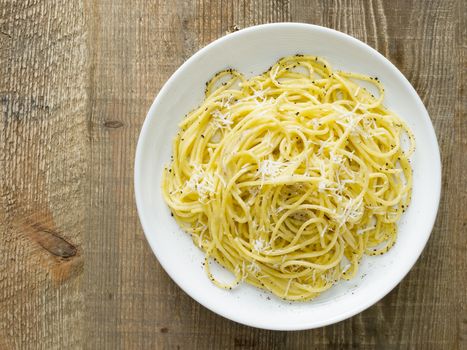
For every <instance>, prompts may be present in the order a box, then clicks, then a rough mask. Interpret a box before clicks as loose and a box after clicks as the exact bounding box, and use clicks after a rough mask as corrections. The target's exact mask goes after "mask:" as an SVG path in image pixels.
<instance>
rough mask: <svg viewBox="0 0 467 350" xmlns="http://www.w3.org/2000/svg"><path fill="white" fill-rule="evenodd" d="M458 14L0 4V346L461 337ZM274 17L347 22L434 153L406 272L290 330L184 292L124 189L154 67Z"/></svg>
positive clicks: (464, 344)
mask: <svg viewBox="0 0 467 350" xmlns="http://www.w3.org/2000/svg"><path fill="white" fill-rule="evenodd" d="M466 18H467V12H466V6H465V4H464V2H463V1H462V0H448V1H422V0H417V1H402V0H397V1H383V0H374V1H364V0H358V1H351V0H339V1H337V0H336V1H326V0H321V1H306V0H297V1H292V0H290V1H280V0H258V1H250V0H242V1H240V0H239V1H237V0H228V1H221V0H217V1H203V0H196V1H188V0H175V1H169V0H151V1H147V0H135V1H124V0H75V1H66V0H27V1H21V0H0V105H1V108H2V110H1V112H2V115H1V118H2V120H1V124H0V125H1V126H0V128H1V129H0V169H1V173H0V174H1V176H0V194H1V197H0V205H1V207H0V235H1V236H0V238H1V240H2V243H1V244H0V349H60V348H67V349H68V348H69V349H81V348H86V349H143V348H147V349H337V348H339V349H346V348H348V349H351V348H362V349H373V348H375V349H465V348H467V292H466V290H467V256H466V249H467V210H466V209H465V206H466V205H467V181H466V180H467V175H466V172H467V159H466V157H465V154H463V153H465V151H466V150H467V117H466V114H465V112H466V103H467V98H466V93H465V88H466V86H465V80H466V68H467V61H466V48H467V43H466V39H465V38H466V37H467V29H466V27H467V26H466V23H465V22H466ZM281 21H297V22H306V23H314V24H319V25H323V26H327V27H330V28H334V29H337V30H340V31H343V32H346V33H348V34H351V35H353V36H355V37H357V38H359V39H360V40H362V41H364V42H366V43H368V44H369V45H371V46H373V47H374V48H376V49H377V50H378V51H380V52H381V53H382V54H384V55H385V56H386V57H388V58H389V59H390V60H391V61H392V62H394V63H395V64H396V66H397V67H398V68H399V69H400V70H401V71H402V73H404V74H405V75H406V76H407V78H408V79H409V80H410V82H411V83H412V84H413V85H414V87H415V89H416V90H417V92H418V93H419V94H420V96H421V97H422V99H423V101H424V103H425V105H426V106H427V109H428V111H429V113H430V116H431V119H432V121H433V124H434V126H435V129H436V132H437V136H438V141H439V145H440V148H441V154H442V162H443V195H442V200H441V204H440V208H439V214H438V219H437V222H436V225H435V228H434V230H433V234H432V237H431V238H430V241H429V243H428V245H427V247H426V249H425V251H424V253H423V254H422V257H421V258H420V259H419V261H418V262H417V264H416V265H415V267H414V268H413V270H412V271H411V272H410V273H409V275H408V276H407V277H406V278H405V279H404V280H403V282H402V283H401V284H400V285H399V286H398V287H396V288H395V289H394V290H393V291H392V292H391V293H390V294H389V295H388V296H386V297H385V298H384V299H383V300H381V301H380V302H379V303H377V304H376V305H375V306H373V307H371V308H370V309H368V310H366V311H364V312H363V313H361V314H359V315H357V316H355V317H353V318H351V319H349V320H346V321H343V322H340V323H338V324H336V325H332V326H329V327H325V328H320V329H316V330H311V331H301V332H272V331H264V330H258V329H253V328H250V327H246V326H242V325H239V324H236V323H233V322H231V321H228V320H226V319H224V318H222V317H220V316H217V315H216V314H214V313H212V312H210V311H208V310H207V309H205V308H204V307H202V306H200V305H199V304H197V303H196V302H194V301H193V300H192V299H191V298H190V297H188V296H187V295H186V294H184V293H183V292H182V291H181V290H180V289H179V288H178V287H177V286H176V285H175V284H174V283H173V282H172V281H171V280H170V278H169V277H168V276H167V275H166V274H165V272H164V271H163V270H162V268H161V267H160V265H159V264H158V262H157V261H156V259H155V258H154V256H153V254H152V252H151V250H150V248H149V246H148V244H147V243H146V241H145V239H144V235H143V232H142V230H141V227H140V225H139V221H138V217H137V214H136V210H135V204H134V193H133V157H134V151H135V146H136V141H137V137H138V133H139V130H140V127H141V125H142V123H143V120H144V117H145V115H146V112H147V110H148V108H149V106H150V104H151V103H152V100H153V98H154V96H155V94H156V93H157V92H158V91H159V89H160V88H161V87H162V85H163V84H164V82H165V81H166V80H167V79H168V77H169V76H170V75H171V74H172V73H173V72H174V71H175V69H176V68H177V67H178V66H179V65H180V64H182V63H183V61H184V60H186V59H187V58H188V57H189V56H191V55H192V54H193V53H194V52H196V51H197V50H198V49H199V48H201V47H202V46H204V45H206V44H208V43H209V42H211V41H212V40H215V39H216V38H218V37H220V36H222V35H224V34H225V33H226V32H228V31H232V30H234V28H237V27H238V28H244V27H247V26H251V25H255V24H260V23H268V22H281ZM427 171H429V169H427Z"/></svg>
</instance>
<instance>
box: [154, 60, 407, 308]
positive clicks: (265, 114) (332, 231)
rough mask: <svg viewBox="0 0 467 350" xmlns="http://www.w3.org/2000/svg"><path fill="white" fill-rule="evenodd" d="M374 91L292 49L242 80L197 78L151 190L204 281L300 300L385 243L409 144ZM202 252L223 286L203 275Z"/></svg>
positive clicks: (401, 206)
mask: <svg viewBox="0 0 467 350" xmlns="http://www.w3.org/2000/svg"><path fill="white" fill-rule="evenodd" d="M358 82H366V83H370V84H371V85H372V86H373V87H374V88H376V89H377V90H378V91H379V93H378V96H374V95H372V93H371V92H370V90H369V89H366V88H364V87H363V86H361V84H359V83H358ZM383 97H384V89H383V86H382V84H381V83H380V81H379V80H378V78H373V77H368V76H364V75H360V74H356V73H348V72H341V71H333V70H332V69H331V67H330V65H329V64H328V63H327V62H326V61H325V60H323V59H322V58H318V57H314V56H303V55H296V56H290V57H285V58H282V59H281V60H279V61H278V62H277V63H276V64H275V65H274V66H272V67H271V68H270V69H269V70H268V71H267V72H265V73H263V74H261V75H258V76H255V77H252V78H251V79H247V78H246V77H244V76H243V75H242V74H240V73H239V72H237V71H235V70H231V69H229V70H225V71H222V72H220V73H218V74H217V75H216V76H215V77H214V78H213V79H212V80H211V81H209V82H208V83H207V84H206V96H205V99H204V101H203V102H202V104H201V105H200V106H199V107H198V108H196V109H195V110H193V111H192V112H190V113H189V114H188V115H187V116H186V118H185V119H184V120H183V121H182V122H181V123H180V125H179V127H180V130H179V133H178V134H177V136H176V137H175V139H174V141H173V159H172V162H171V164H170V165H169V166H168V167H167V168H166V169H165V170H164V173H163V180H162V190H163V195H164V198H165V200H166V202H167V204H168V206H169V207H170V209H171V211H172V214H173V215H174V217H175V219H176V220H177V222H178V223H179V225H180V226H181V227H182V228H183V229H184V230H185V231H186V232H188V233H190V234H191V236H192V238H193V241H194V243H195V244H196V245H198V246H199V247H200V248H201V249H202V250H203V251H204V252H205V254H206V258H205V269H206V272H207V274H208V276H209V278H210V279H211V280H212V281H213V283H215V284H216V285H217V286H219V287H221V288H226V289H232V288H233V287H235V286H237V285H238V284H240V282H242V281H246V282H248V283H250V284H252V285H254V286H257V287H259V288H263V289H266V290H269V291H271V292H273V293H274V294H275V295H277V296H279V297H281V298H284V299H287V300H309V299H312V298H314V297H316V296H317V295H319V294H320V293H322V292H323V291H325V290H327V289H328V288H330V287H331V286H332V285H333V284H334V283H336V282H338V281H339V280H341V279H346V280H348V279H351V278H352V277H353V276H354V275H355V274H356V272H357V270H358V265H359V261H360V260H361V258H362V257H363V256H364V255H378V254H383V253H385V252H386V251H388V250H389V249H390V248H391V247H392V245H393V244H394V243H395V241H396V237H397V222H398V220H399V218H400V217H401V215H402V213H403V212H404V211H405V209H406V208H407V206H408V204H409V202H410V197H411V188H412V170H411V167H410V163H409V160H408V157H410V155H411V154H412V152H413V150H414V147H415V142H414V137H413V134H412V132H411V130H410V129H409V128H408V126H407V125H406V124H405V123H404V121H402V120H401V119H400V118H398V117H397V116H396V115H395V114H393V113H392V112H391V111H389V110H387V109H386V108H385V107H384V106H383V105H382V101H383ZM404 138H408V140H409V146H408V147H407V149H405V147H402V144H403V141H404ZM212 259H214V260H215V261H217V262H218V263H219V264H220V265H222V266H223V267H225V268H226V269H228V270H229V271H231V272H232V273H233V275H234V276H235V280H234V281H233V282H232V283H226V282H223V281H220V280H218V279H217V278H216V277H215V276H214V275H213V273H212V272H211V267H210V264H211V260H212Z"/></svg>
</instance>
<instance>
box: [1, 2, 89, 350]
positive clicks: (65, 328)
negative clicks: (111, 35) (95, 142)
mask: <svg viewBox="0 0 467 350" xmlns="http://www.w3.org/2000/svg"><path fill="white" fill-rule="evenodd" d="M0 18H1V19H0V46H1V49H0V103H1V108H2V111H1V112H2V115H1V124H0V163H1V164H0V168H1V176H0V193H1V198H0V205H1V209H0V221H1V223H0V232H1V241H2V243H1V244H0V261H1V263H0V315H1V316H0V347H1V348H2V349H9V348H11V349H13V348H18V349H19V348H36V349H58V348H62V347H69V348H72V347H78V346H80V345H81V344H82V343H83V337H82V334H81V328H82V327H81V326H82V324H81V321H82V315H83V309H82V307H81V306H82V303H83V300H82V298H81V293H80V286H81V275H82V271H83V252H82V248H81V243H82V233H83V230H84V220H85V205H84V204H85V202H84V199H85V196H86V193H87V177H86V172H87V165H86V164H87V157H88V148H89V147H88V139H87V136H86V134H87V131H86V130H87V122H86V109H87V94H86V91H87V77H88V74H87V63H86V58H87V53H86V50H87V47H86V27H85V20H84V16H83V6H82V2H81V1H73V2H67V1H33V0H30V1H9V0H6V1H0Z"/></svg>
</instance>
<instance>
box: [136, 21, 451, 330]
mask: <svg viewBox="0 0 467 350" xmlns="http://www.w3.org/2000/svg"><path fill="white" fill-rule="evenodd" d="M271 27H278V28H287V29H294V28H295V29H311V30H314V31H317V32H328V33H330V34H332V35H335V36H338V37H341V38H342V39H344V40H347V41H350V42H352V43H353V44H355V45H357V46H360V47H362V48H364V49H366V50H369V51H370V52H371V53H373V54H374V55H376V57H377V58H379V59H380V60H383V61H384V63H385V64H386V65H388V66H389V67H390V68H391V69H392V70H393V71H394V72H395V73H396V74H397V76H398V77H399V80H400V82H401V83H402V84H404V85H405V86H406V87H407V88H408V89H409V90H410V92H411V95H412V98H414V99H415V101H416V103H417V105H418V108H419V109H420V112H421V114H423V115H422V118H423V119H426V121H428V124H429V126H431V128H428V132H429V133H430V134H431V135H430V140H431V141H432V142H434V146H435V148H436V150H437V152H436V154H434V155H433V159H432V164H433V165H434V166H435V168H434V171H435V173H434V174H433V176H434V178H435V182H436V186H435V188H432V194H433V198H434V201H433V203H434V206H433V205H432V206H431V207H430V208H431V210H432V213H431V215H430V217H428V220H430V222H429V225H428V226H427V227H429V232H428V233H427V234H425V235H424V236H423V237H422V238H421V244H420V245H419V249H418V250H417V251H414V252H413V253H414V254H413V255H412V258H411V259H410V260H408V261H407V262H406V264H404V265H402V266H401V267H400V268H399V270H398V271H399V272H398V274H397V275H395V277H394V279H393V280H392V281H391V283H390V284H389V285H388V286H386V289H385V290H384V291H382V292H381V293H379V294H375V295H371V296H369V297H368V298H367V299H366V301H365V302H362V303H359V304H357V305H356V306H354V307H353V308H351V309H346V310H343V312H342V313H340V314H339V315H336V316H334V317H332V318H326V319H324V320H322V321H310V322H309V323H300V324H296V323H293V322H287V323H280V324H268V323H267V322H262V323H259V322H256V323H255V322H249V321H248V320H245V319H243V318H241V317H237V315H235V314H232V313H230V312H227V311H226V310H225V309H219V308H216V307H213V306H211V305H210V304H209V303H208V302H205V301H204V300H202V299H201V298H200V297H199V296H198V295H194V294H193V293H191V292H190V289H189V288H188V287H187V286H183V284H182V283H181V281H180V280H179V278H177V276H174V275H173V274H171V273H170V272H169V271H170V268H168V266H166V265H167V264H166V262H164V261H163V260H162V259H160V256H159V254H158V250H157V249H156V246H155V243H154V241H153V240H152V239H151V237H150V233H149V232H150V231H151V230H150V228H149V225H148V223H147V222H146V220H145V213H144V212H145V209H144V207H143V199H142V195H141V192H142V191H143V189H142V188H141V182H140V177H141V172H142V168H143V163H144V159H143V142H144V139H146V138H147V136H148V132H149V125H150V123H151V120H152V119H153V118H154V115H155V113H154V112H155V110H156V108H157V105H158V104H159V101H161V100H162V99H163V98H164V97H165V95H166V93H167V91H168V90H169V88H170V86H171V85H172V84H173V82H174V81H175V80H176V77H178V76H180V75H182V74H183V73H184V71H185V69H186V68H187V67H188V66H190V65H191V63H192V62H193V61H195V60H196V59H197V58H198V56H201V55H203V54H204V53H205V52H206V51H208V50H210V49H211V48H212V47H214V46H216V45H219V44H220V43H222V42H224V41H226V40H229V39H230V38H233V37H237V36H242V35H244V34H247V33H250V32H256V31H261V30H263V29H267V28H271ZM441 176H442V164H441V157H440V150H439V145H438V140H437V137H436V133H435V130H434V127H433V123H432V122H431V119H430V117H429V114H428V112H427V110H426V108H425V106H424V104H423V102H422V100H421V98H420V96H419V95H418V93H417V92H416V90H415V89H414V87H413V86H412V84H411V83H410V82H409V81H408V80H407V78H406V77H405V76H404V75H403V74H402V72H400V71H399V69H398V68H397V67H396V66H395V65H394V64H393V63H392V62H391V61H389V60H388V59H387V58H386V57H385V56H383V55H382V54H381V53H379V52H378V51H376V50H375V49H374V48H372V47H371V46H369V45H368V44H366V43H364V42H362V41H360V40H358V39H357V38H354V37H353V36H351V35H349V34H346V33H343V32H340V31H337V30H335V29H331V28H327V27H323V26H319V25H315V24H308V23H299V22H277V23H268V24H260V25H255V26H250V27H247V28H244V29H241V30H238V31H235V32H232V33H229V34H227V35H224V36H222V37H220V38H218V39H216V40H214V41H212V42H211V43H209V44H208V45H206V46H204V47H202V48H201V49H199V50H198V51H197V52H196V53H194V54H193V55H192V56H191V57H190V58H188V59H187V60H186V61H185V62H184V63H183V64H182V65H181V66H180V67H178V68H177V69H176V70H175V72H174V73H173V74H172V75H171V76H170V77H169V78H168V79H167V81H166V82H165V83H164V84H163V86H162V87H161V89H160V90H159V92H158V93H157V96H156V97H155V99H154V101H153V103H152V104H151V107H150V108H149V111H148V113H147V114H146V117H145V120H144V123H143V126H142V127H141V131H140V134H139V137H138V142H137V147H136V154H135V162H134V191H135V200H136V208H137V212H138V217H139V219H140V222H141V226H142V228H143V231H144V235H145V237H146V240H147V241H148V243H149V245H150V247H151V250H152V252H153V254H154V255H155V256H156V258H157V260H158V261H159V263H160V264H161V266H162V267H163V269H164V270H165V271H166V273H167V274H168V275H169V276H170V278H171V279H172V280H173V281H174V282H175V283H176V284H177V285H178V286H179V287H180V288H181V289H182V290H183V291H184V292H185V293H186V294H188V295H189V296H190V297H191V298H192V299H194V300H196V301H197V302H198V303H200V304H201V305H203V306H204V307H206V308H207V309H209V310H211V311H212V312H214V313H216V314H218V315H220V316H222V317H224V318H227V319H229V320H232V321H234V322H237V323H240V324H244V325H247V326H251V327H255V328H261V329H268V330H281V331H294V330H306V329H314V328H318V327H323V326H327V325H330V324H334V323H337V322H340V321H342V320H345V319H347V318H350V317H352V316H354V315H356V314H358V313H360V312H362V311H364V310H366V309H367V308H369V307H371V306H372V305H374V304H375V303H377V302H378V301H380V300H381V299H383V298H384V297H385V296H386V295H387V294H388V293H389V292H391V291H392V290H393V289H394V288H395V287H396V286H397V285H398V284H399V283H400V282H401V281H402V279H403V278H404V277H405V276H406V275H407V274H408V272H409V271H410V270H411V269H412V268H413V266H414V264H415V263H416V262H417V261H418V259H419V257H420V255H421V253H422V251H423V250H424V248H425V246H426V244H427V242H428V239H429V238H430V236H431V233H432V231H433V227H434V224H435V222H436V218H437V213H438V209H439V204H440V197H441V181H442V179H441ZM422 240H423V241H422Z"/></svg>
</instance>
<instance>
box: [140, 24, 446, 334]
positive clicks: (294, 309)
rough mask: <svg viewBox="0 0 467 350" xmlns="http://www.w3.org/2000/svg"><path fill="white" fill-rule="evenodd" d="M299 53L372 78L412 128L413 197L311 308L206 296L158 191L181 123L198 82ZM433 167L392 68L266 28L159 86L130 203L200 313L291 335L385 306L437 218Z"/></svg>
mask: <svg viewBox="0 0 467 350" xmlns="http://www.w3.org/2000/svg"><path fill="white" fill-rule="evenodd" d="M297 53H305V54H312V55H317V56H321V57H323V58H325V59H327V60H328V61H329V62H330V63H331V65H332V66H333V68H334V69H342V70H348V71H353V72H359V73H364V74H367V75H370V76H377V77H378V78H379V79H380V80H381V82H382V83H383V84H384V86H385V91H386V98H385V101H384V103H385V105H386V106H388V107H389V108H390V109H392V110H393V111H394V112H396V113H397V114H398V115H399V116H400V117H402V118H403V119H405V120H406V121H407V123H408V125H409V126H410V127H411V128H412V130H413V132H414V134H415V138H416V142H417V148H416V151H415V154H414V155H413V157H412V166H413V175H414V176H413V197H412V202H411V205H410V206H409V209H408V210H407V212H406V213H405V215H404V216H403V217H402V219H401V222H400V227H399V237H398V240H397V243H396V244H395V246H394V247H393V248H392V249H391V250H390V251H389V252H388V253H387V254H384V255H382V256H377V257H365V258H364V259H363V261H362V263H361V265H360V270H359V274H358V275H357V276H356V277H355V278H353V279H352V280H351V281H348V282H345V281H342V282H339V283H338V284H337V285H335V286H334V287H332V288H331V289H330V290H329V291H327V292H325V293H323V294H322V295H320V296H319V297H318V298H317V299H315V300H312V301H309V302H305V303H301V302H297V303H290V302H286V301H283V300H280V299H278V298H276V297H273V296H272V295H270V294H268V293H266V292H264V291H262V290H259V289H256V288H254V287H252V286H250V285H247V284H242V285H241V286H240V287H238V288H237V289H235V290H233V291H226V290H222V289H219V288H217V287H216V286H214V285H213V284H212V283H211V282H210V280H209V279H208V277H207V276H206V275H205V272H204V270H203V268H202V260H203V253H202V252H201V251H200V250H199V249H198V248H197V247H195V245H194V244H193V243H192V241H191V239H190V237H189V235H187V234H186V233H184V232H183V231H182V230H180V229H179V227H178V226H177V224H176V222H175V221H174V219H173V218H172V217H171V216H170V211H169V209H168V207H167V206H166V204H165V202H164V200H163V198H162V195H161V189H160V186H161V185H160V181H161V172H162V168H163V166H164V165H166V164H167V163H168V162H169V160H170V155H171V147H172V143H171V142H172V138H173V137H174V136H175V134H176V132H177V124H178V123H179V121H180V120H182V118H183V116H184V115H185V113H187V112H189V111H190V110H192V109H193V108H194V107H196V106H197V105H198V104H199V103H200V102H201V101H202V99H203V94H204V87H205V85H204V84H205V82H206V81H207V80H209V78H211V77H212V76H213V75H214V74H215V73H216V72H218V71H220V70H222V69H225V68H235V69H237V70H239V71H241V72H243V73H245V74H247V75H253V74H258V73H261V72H263V71H264V70H266V69H267V68H268V67H269V66H271V65H272V64H273V63H275V62H276V60H277V59H279V58H281V57H283V56H287V55H293V54H297ZM440 188H441V163H440V156H439V149H438V144H437V141H436V135H435V133H434V130H433V126H432V124H431V122H430V118H429V116H428V113H427V111H426V109H425V107H424V106H423V103H422V102H421V100H420V98H419V96H418V95H417V93H416V92H415V90H414V89H413V87H412V86H411V85H410V83H409V82H408V81H407V79H406V78H405V77H404V76H403V75H402V73H401V72H399V71H398V70H397V68H396V67H395V66H394V65H392V64H391V62H389V61H388V60H387V59H386V58H384V57H383V56H382V55H381V54H379V53H378V52H376V51H375V50H374V49H372V48H371V47H369V46H367V45H366V44H364V43H362V42H361V41H359V40H357V39H355V38H353V37H351V36H348V35H346V34H343V33H340V32H337V31H335V30H332V29H328V28H324V27H319V26H315V25H308V24H299V23H277V24H266V25H260V26H256V27H251V28H247V29H244V30H240V31H238V32H235V33H232V34H229V35H226V36H225V37H222V38H220V39H218V40H216V41H214V42H213V43H211V44H209V45H208V46H206V47H205V48H203V49H201V50H200V51H198V52H197V53H196V54H194V55H193V56H192V57H191V58H190V59H189V60H187V61H186V62H185V63H184V64H183V65H182V66H181V67H180V68H179V69H178V70H177V71H176V72H175V73H174V74H173V75H172V77H171V78H170V79H169V80H168V81H167V83H166V84H165V85H164V87H163V88H162V89H161V91H160V92H159V94H158V96H157V98H156V99H155V101H154V103H153V104H152V106H151V108H150V110H149V113H148V115H147V117H146V120H145V122H144V125H143V128H142V130H141V134H140V137H139V141H138V147H137V150H136V160H135V195H136V204H137V208H138V213H139V216H140V219H141V224H142V226H143V229H144V232H145V234H146V237H147V240H148V241H149V244H150V245H151V248H152V250H153V251H154V254H155V255H156V257H157V259H158V260H159V262H160V263H161V265H162V266H163V268H164V269H165V270H166V271H167V273H168V274H169V275H170V277H171V278H172V279H173V280H174V281H175V282H176V283H177V284H178V285H179V286H180V287H181V288H182V289H183V290H184V291H185V292H186V293H187V294H189V295H190V296H191V297H192V298H193V299H195V300H196V301H198V302H199V303H201V304H202V305H204V306H205V307H207V308H208V309H210V310H212V311H214V312H216V313H218V314H219V315H222V316H224V317H226V318H229V319H231V320H233V321H236V322H240V323H243V324H246V325H249V326H253V327H259V328H266V329H275V330H299V329H310V328H315V327H320V326H325V325H329V324H331V323H335V322H338V321H341V320H343V319H345V318H348V317H351V316H353V315H355V314H357V313H358V312H361V311H362V310H364V309H366V308H368V307H369V306H371V305H373V304H374V303H376V302H377V301H378V300H380V299H381V298H382V297H383V296H385V295H386V294H387V293H388V292H389V291H391V289H393V288H394V287H395V286H396V285H397V284H398V283H399V282H400V281H401V280H402V278H403V277H404V276H405V275H406V274H407V272H408V271H409V270H410V269H411V267H412V266H413V265H414V263H415V261H416V260H417V258H418V257H419V255H420V254H421V252H422V250H423V248H424V247H425V244H426V242H427V240H428V237H429V236H430V232H431V230H432V228H433V224H434V221H435V217H436V212H437V210H438V204H439V198H440Z"/></svg>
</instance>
